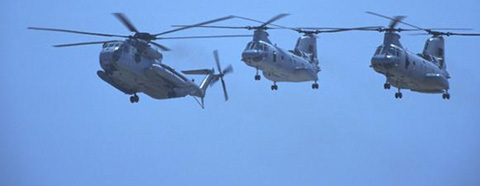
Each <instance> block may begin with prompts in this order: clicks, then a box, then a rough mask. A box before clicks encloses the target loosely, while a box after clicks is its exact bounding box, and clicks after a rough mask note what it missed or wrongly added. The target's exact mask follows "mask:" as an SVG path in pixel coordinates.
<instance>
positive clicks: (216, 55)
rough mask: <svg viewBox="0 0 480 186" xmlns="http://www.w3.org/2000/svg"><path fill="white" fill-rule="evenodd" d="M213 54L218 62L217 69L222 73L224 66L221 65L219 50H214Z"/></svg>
mask: <svg viewBox="0 0 480 186" xmlns="http://www.w3.org/2000/svg"><path fill="white" fill-rule="evenodd" d="M213 56H214V57H215V63H216V64H217V70H218V72H219V73H220V75H222V74H223V73H222V67H220V59H219V58H218V51H217V50H214V51H213Z"/></svg>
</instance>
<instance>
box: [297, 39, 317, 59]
mask: <svg viewBox="0 0 480 186" xmlns="http://www.w3.org/2000/svg"><path fill="white" fill-rule="evenodd" d="M294 51H295V52H297V53H304V54H306V55H308V56H309V58H310V61H312V62H313V63H315V64H318V58H317V38H316V36H315V35H313V34H305V35H304V36H301V37H300V38H298V40H297V44H296V46H295V50H294Z"/></svg>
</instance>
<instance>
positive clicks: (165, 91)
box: [99, 66, 189, 99]
mask: <svg viewBox="0 0 480 186" xmlns="http://www.w3.org/2000/svg"><path fill="white" fill-rule="evenodd" d="M117 68H118V67H117ZM99 76H101V78H102V80H104V81H106V82H107V83H109V84H110V85H112V86H114V87H116V88H117V89H119V90H121V91H122V92H124V93H125V94H133V93H138V92H143V93H145V94H147V95H149V96H150V97H152V98H155V99H170V98H177V97H184V96H186V95H188V93H189V92H188V91H186V90H185V89H183V88H181V87H183V86H185V83H184V82H182V79H180V78H178V77H175V76H174V75H173V74H171V73H170V74H169V73H168V72H167V71H165V70H164V69H163V68H161V67H157V66H153V67H152V68H151V69H147V70H145V71H144V72H143V73H140V74H138V73H135V72H131V71H128V70H124V69H121V68H118V69H117V70H116V71H115V72H113V73H111V74H110V75H106V73H103V72H102V75H100V74H99Z"/></svg>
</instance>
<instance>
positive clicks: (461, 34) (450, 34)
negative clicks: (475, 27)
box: [447, 32, 480, 36]
mask: <svg viewBox="0 0 480 186" xmlns="http://www.w3.org/2000/svg"><path fill="white" fill-rule="evenodd" d="M447 36H480V33H451V32H447Z"/></svg>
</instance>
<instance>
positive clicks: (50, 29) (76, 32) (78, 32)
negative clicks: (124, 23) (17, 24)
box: [28, 27, 128, 38]
mask: <svg viewBox="0 0 480 186" xmlns="http://www.w3.org/2000/svg"><path fill="white" fill-rule="evenodd" d="M28 29H31V30H44V31H54V32H67V33H74V34H84V35H94V36H104V37H123V38H128V36H122V35H114V34H102V33H94V32H82V31H75V30H66V29H56V28H40V27H28Z"/></svg>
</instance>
